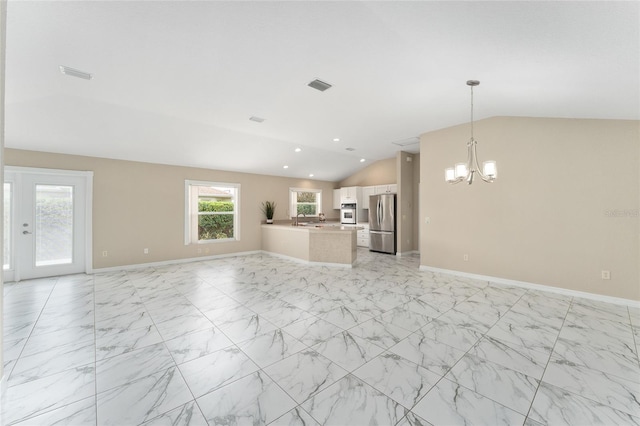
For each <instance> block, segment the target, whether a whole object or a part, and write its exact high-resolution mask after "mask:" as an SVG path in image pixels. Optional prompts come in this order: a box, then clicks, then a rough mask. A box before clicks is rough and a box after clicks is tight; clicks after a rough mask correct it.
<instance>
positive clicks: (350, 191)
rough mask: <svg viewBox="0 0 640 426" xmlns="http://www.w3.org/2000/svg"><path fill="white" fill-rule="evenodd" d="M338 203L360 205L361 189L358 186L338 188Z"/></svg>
mask: <svg viewBox="0 0 640 426" xmlns="http://www.w3.org/2000/svg"><path fill="white" fill-rule="evenodd" d="M340 202H341V203H357V204H360V203H361V202H362V188H361V187H359V186H347V187H344V188H340Z"/></svg>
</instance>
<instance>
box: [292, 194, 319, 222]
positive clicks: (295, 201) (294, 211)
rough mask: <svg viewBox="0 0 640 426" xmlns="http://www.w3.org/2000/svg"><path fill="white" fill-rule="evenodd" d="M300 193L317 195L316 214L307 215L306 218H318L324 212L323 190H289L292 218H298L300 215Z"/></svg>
mask: <svg viewBox="0 0 640 426" xmlns="http://www.w3.org/2000/svg"><path fill="white" fill-rule="evenodd" d="M298 192H313V193H315V194H316V203H315V204H316V214H315V215H306V216H305V217H318V214H319V213H321V212H322V189H318V188H293V187H290V188H289V211H290V213H291V217H296V215H297V213H298V197H297V194H298Z"/></svg>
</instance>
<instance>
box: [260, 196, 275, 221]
mask: <svg viewBox="0 0 640 426" xmlns="http://www.w3.org/2000/svg"><path fill="white" fill-rule="evenodd" d="M275 212H276V203H275V201H265V202H264V203H262V213H264V215H265V216H266V217H267V223H273V214H274V213H275Z"/></svg>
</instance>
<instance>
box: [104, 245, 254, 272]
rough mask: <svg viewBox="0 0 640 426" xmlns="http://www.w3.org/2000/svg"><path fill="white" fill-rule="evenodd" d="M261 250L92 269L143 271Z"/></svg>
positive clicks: (248, 253)
mask: <svg viewBox="0 0 640 426" xmlns="http://www.w3.org/2000/svg"><path fill="white" fill-rule="evenodd" d="M262 253H263V251H262V250H253V251H241V252H237V253H225V254H214V255H211V256H200V257H188V258H184V259H173V260H163V261H160V262H149V263H134V264H131V265H122V266H111V267H108V268H98V269H94V270H93V273H94V274H100V273H103V272H117V271H131V270H135V269H145V268H152V267H155V266H169V265H177V264H181V263H195V262H202V261H203V260H216V259H223V258H225V257H236V256H249V255H252V254H262Z"/></svg>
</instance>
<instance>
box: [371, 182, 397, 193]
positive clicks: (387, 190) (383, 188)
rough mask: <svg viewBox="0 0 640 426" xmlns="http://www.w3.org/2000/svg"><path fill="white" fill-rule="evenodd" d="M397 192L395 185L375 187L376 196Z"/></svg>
mask: <svg viewBox="0 0 640 426" xmlns="http://www.w3.org/2000/svg"><path fill="white" fill-rule="evenodd" d="M397 192H398V185H397V184H395V183H394V184H389V185H377V186H376V194H395V193H397Z"/></svg>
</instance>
